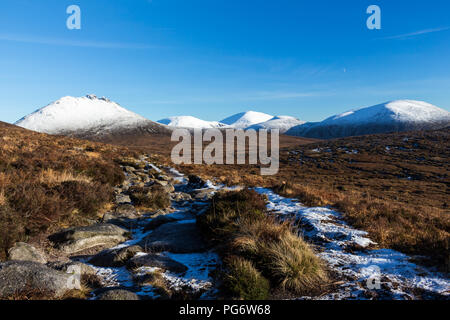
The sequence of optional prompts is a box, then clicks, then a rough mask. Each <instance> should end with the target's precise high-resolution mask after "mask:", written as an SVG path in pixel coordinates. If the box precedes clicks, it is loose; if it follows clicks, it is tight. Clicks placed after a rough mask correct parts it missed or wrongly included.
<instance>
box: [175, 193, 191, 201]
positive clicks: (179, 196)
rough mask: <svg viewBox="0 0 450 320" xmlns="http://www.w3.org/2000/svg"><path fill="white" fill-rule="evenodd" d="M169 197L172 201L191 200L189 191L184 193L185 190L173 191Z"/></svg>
mask: <svg viewBox="0 0 450 320" xmlns="http://www.w3.org/2000/svg"><path fill="white" fill-rule="evenodd" d="M171 198H172V200H173V201H177V202H180V201H191V200H192V197H191V195H190V194H189V193H185V192H175V193H172V194H171Z"/></svg>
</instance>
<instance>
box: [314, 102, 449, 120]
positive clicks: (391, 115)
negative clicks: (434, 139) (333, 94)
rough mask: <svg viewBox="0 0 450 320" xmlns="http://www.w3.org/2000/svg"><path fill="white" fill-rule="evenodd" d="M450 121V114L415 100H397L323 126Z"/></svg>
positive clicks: (356, 112) (339, 117) (349, 113)
mask: <svg viewBox="0 0 450 320" xmlns="http://www.w3.org/2000/svg"><path fill="white" fill-rule="evenodd" d="M442 120H450V112H448V111H445V110H443V109H440V108H438V107H436V106H434V105H432V104H429V103H426V102H423V101H414V100H396V101H391V102H387V103H383V104H379V105H376V106H372V107H367V108H361V109H357V110H351V111H347V112H344V113H341V114H338V115H335V116H332V117H330V118H327V119H325V120H324V121H322V124H351V123H367V122H379V123H386V122H392V121H398V122H439V121H442Z"/></svg>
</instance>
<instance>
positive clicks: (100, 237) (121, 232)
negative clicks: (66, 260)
mask: <svg viewBox="0 0 450 320" xmlns="http://www.w3.org/2000/svg"><path fill="white" fill-rule="evenodd" d="M49 240H50V241H52V242H53V243H55V245H56V247H58V248H59V249H60V250H62V251H64V252H65V253H68V254H72V253H76V252H79V251H82V250H85V249H89V248H93V247H97V246H115V245H117V244H119V243H121V242H124V241H126V240H128V231H127V230H125V229H123V228H120V227H118V226H116V225H113V224H110V223H102V224H94V225H92V226H87V227H77V228H69V229H65V230H63V231H60V232H58V233H56V234H53V235H51V236H50V237H49Z"/></svg>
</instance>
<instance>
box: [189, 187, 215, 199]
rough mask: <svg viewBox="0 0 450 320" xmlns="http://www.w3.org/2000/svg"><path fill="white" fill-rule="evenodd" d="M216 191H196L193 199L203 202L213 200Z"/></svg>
mask: <svg viewBox="0 0 450 320" xmlns="http://www.w3.org/2000/svg"><path fill="white" fill-rule="evenodd" d="M215 191H216V190H215V189H212V188H210V189H201V190H195V191H194V192H193V193H192V196H193V198H194V199H196V200H202V201H205V200H210V199H212V197H213V196H214V192H215Z"/></svg>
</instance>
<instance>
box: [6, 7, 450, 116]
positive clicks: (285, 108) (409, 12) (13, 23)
mask: <svg viewBox="0 0 450 320" xmlns="http://www.w3.org/2000/svg"><path fill="white" fill-rule="evenodd" d="M72 4H76V5H78V6H80V8H81V14H82V17H81V19H82V22H81V23H82V28H81V30H68V29H67V28H66V19H67V17H68V16H69V15H68V14H66V8H67V7H68V6H69V5H72ZM371 4H376V5H378V6H379V7H380V8H381V19H382V22H381V23H382V25H381V26H382V29H381V30H369V29H368V28H367V27H366V20H367V18H368V16H369V15H368V14H366V8H367V7H368V6H369V5H371ZM449 12H450V2H449V1H448V0H441V1H439V0H427V1H423V0H420V1H418V0H415V1H406V0H395V1H393V0H370V1H366V0H346V1H331V0H328V1H325V0H315V1H312V0H310V1H302V0H297V1H287V0H276V1H268V0H265V1H261V0H258V1H256V0H247V1H246V0H239V1H238V0H223V1H222V0H191V1H185V0H183V1H181V0H180V1H176V0H151V1H150V0H132V1H130V0H114V1H112V0H95V1H93V0H70V1H65V0H40V1H33V0H0V120H3V121H7V122H14V121H15V120H17V119H19V118H21V117H22V116H24V115H25V114H28V113H30V112H32V111H34V110H35V109H37V108H40V107H42V106H45V105H47V104H48V103H50V102H52V101H54V100H57V99H59V98H60V97H62V96H66V95H72V96H82V95H85V94H87V93H94V94H97V95H98V96H106V97H108V98H110V99H112V100H114V101H116V102H118V103H120V104H121V105H122V106H124V107H126V108H128V109H130V110H132V111H134V112H137V113H139V114H142V115H143V116H146V117H148V118H150V119H152V120H158V119H160V118H163V117H166V116H172V115H185V114H189V115H194V116H197V117H200V118H203V119H205V120H220V119H222V118H225V117H226V116H228V115H231V114H233V113H237V112H241V111H244V110H256V111H261V112H267V113H270V114H278V115H284V114H287V115H293V116H296V117H298V118H300V119H303V120H307V121H318V120H322V119H324V118H325V117H327V116H330V115H332V114H335V113H339V112H342V111H345V110H348V109H351V108H354V107H363V106H369V105H374V104H377V103H381V102H385V101H388V100H393V99H406V98H407V99H417V100H425V101H427V102H430V103H432V104H435V105H437V106H439V107H441V108H444V109H447V110H450V19H449V18H448V14H449Z"/></svg>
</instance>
